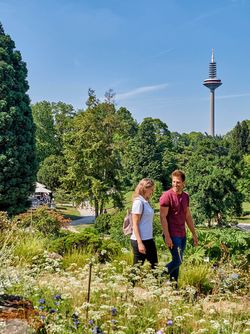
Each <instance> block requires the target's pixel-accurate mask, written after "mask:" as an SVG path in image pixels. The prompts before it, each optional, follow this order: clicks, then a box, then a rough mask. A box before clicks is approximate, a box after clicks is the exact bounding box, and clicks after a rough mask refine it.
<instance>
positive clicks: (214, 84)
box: [203, 49, 222, 137]
mask: <svg viewBox="0 0 250 334" xmlns="http://www.w3.org/2000/svg"><path fill="white" fill-rule="evenodd" d="M203 85H204V86H206V87H207V88H209V89H210V135H211V136H212V137H214V92H215V89H216V88H218V87H220V86H221V85H222V82H221V80H220V79H217V77H216V62H215V61H214V49H212V57H211V63H210V64H209V78H208V79H206V80H204V81H203Z"/></svg>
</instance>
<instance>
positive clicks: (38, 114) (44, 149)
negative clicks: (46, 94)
mask: <svg viewBox="0 0 250 334" xmlns="http://www.w3.org/2000/svg"><path fill="white" fill-rule="evenodd" d="M32 113H33V118H34V122H35V125H36V149H37V157H38V161H39V162H40V163H41V162H42V161H44V160H45V159H46V158H47V157H49V156H51V155H60V156H62V155H63V140H64V135H65V134H66V133H67V132H68V131H70V129H71V128H70V124H71V120H72V118H73V117H74V116H75V111H74V109H73V107H72V105H70V104H66V103H63V102H57V103H55V102H48V101H42V102H38V103H36V104H34V105H33V106H32Z"/></svg>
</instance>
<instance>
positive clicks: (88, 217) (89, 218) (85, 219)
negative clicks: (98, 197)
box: [70, 207, 95, 226]
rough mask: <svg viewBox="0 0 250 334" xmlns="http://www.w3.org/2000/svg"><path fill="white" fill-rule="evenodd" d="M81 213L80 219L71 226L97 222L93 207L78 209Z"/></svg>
mask: <svg viewBox="0 0 250 334" xmlns="http://www.w3.org/2000/svg"><path fill="white" fill-rule="evenodd" d="M77 210H78V211H79V212H80V217H79V218H78V219H75V220H73V221H72V222H71V223H70V225H71V226H79V225H85V224H92V223H93V222H94V220H95V212H94V209H93V208H91V207H83V208H82V209H81V208H78V209H77Z"/></svg>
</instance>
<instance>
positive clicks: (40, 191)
mask: <svg viewBox="0 0 250 334" xmlns="http://www.w3.org/2000/svg"><path fill="white" fill-rule="evenodd" d="M51 192H52V191H51V190H49V189H47V188H46V187H45V185H44V184H42V183H39V182H36V189H35V194H50V193H51Z"/></svg>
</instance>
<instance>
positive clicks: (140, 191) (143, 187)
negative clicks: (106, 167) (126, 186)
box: [132, 178, 154, 200]
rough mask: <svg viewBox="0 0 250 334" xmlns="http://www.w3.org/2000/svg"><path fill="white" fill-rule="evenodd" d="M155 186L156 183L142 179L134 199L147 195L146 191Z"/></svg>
mask: <svg viewBox="0 0 250 334" xmlns="http://www.w3.org/2000/svg"><path fill="white" fill-rule="evenodd" d="M153 186H154V181H153V180H151V179H148V178H145V179H142V180H141V181H140V182H139V183H138V184H137V186H136V188H135V191H134V193H133V196H132V199H133V200H134V199H135V198H136V197H138V196H139V195H141V196H143V197H144V195H145V191H146V189H148V188H152V187H153Z"/></svg>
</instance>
